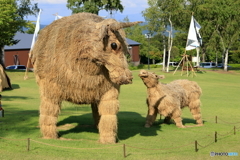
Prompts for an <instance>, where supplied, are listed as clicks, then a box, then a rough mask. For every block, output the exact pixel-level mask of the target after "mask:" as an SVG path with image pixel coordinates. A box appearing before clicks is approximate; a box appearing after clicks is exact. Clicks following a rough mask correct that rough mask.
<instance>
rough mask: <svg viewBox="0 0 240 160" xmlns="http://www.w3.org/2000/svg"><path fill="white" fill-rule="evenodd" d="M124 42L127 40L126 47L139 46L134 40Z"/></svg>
mask: <svg viewBox="0 0 240 160" xmlns="http://www.w3.org/2000/svg"><path fill="white" fill-rule="evenodd" d="M126 40H127V43H128V45H130V46H139V45H140V43H138V42H136V41H134V40H131V39H128V38H126Z"/></svg>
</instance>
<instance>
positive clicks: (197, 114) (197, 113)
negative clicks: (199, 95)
mask: <svg viewBox="0 0 240 160" xmlns="http://www.w3.org/2000/svg"><path fill="white" fill-rule="evenodd" d="M200 105H201V102H200V99H197V100H194V101H191V102H190V103H189V108H190V111H191V113H192V115H193V118H194V119H195V120H196V123H197V124H198V126H202V125H203V121H202V116H201V110H200Z"/></svg>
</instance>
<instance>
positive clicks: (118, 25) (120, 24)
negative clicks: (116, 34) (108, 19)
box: [109, 21, 142, 31]
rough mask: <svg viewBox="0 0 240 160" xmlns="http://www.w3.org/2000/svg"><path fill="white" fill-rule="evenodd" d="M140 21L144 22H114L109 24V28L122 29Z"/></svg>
mask: <svg viewBox="0 0 240 160" xmlns="http://www.w3.org/2000/svg"><path fill="white" fill-rule="evenodd" d="M138 23H142V21H136V22H118V23H112V24H110V25H109V28H110V29H111V30H114V31H116V30H118V29H121V28H127V27H131V26H134V25H136V24H138Z"/></svg>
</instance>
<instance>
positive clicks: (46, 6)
mask: <svg viewBox="0 0 240 160" xmlns="http://www.w3.org/2000/svg"><path fill="white" fill-rule="evenodd" d="M121 2H122V5H123V6H124V10H123V12H122V13H121V12H120V11H117V12H116V11H114V12H113V13H114V14H113V15H112V16H110V14H109V13H108V12H106V11H100V12H99V16H102V17H106V18H114V19H116V20H118V21H122V20H123V19H124V18H125V17H128V19H129V20H130V22H133V21H145V19H144V17H143V16H142V13H141V12H142V11H143V10H145V9H146V8H148V4H147V0H121ZM33 3H38V7H39V8H41V9H42V13H41V17H40V24H41V25H48V24H50V23H52V22H53V21H54V19H55V16H54V14H58V15H59V16H63V17H65V16H70V15H71V13H72V11H71V10H69V9H68V8H67V7H66V4H67V0H34V1H33ZM26 19H27V20H31V21H36V20H37V17H36V16H28V17H26Z"/></svg>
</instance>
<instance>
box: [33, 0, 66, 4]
mask: <svg viewBox="0 0 240 160" xmlns="http://www.w3.org/2000/svg"><path fill="white" fill-rule="evenodd" d="M33 2H36V3H41V4H67V0H34V1H33Z"/></svg>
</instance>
